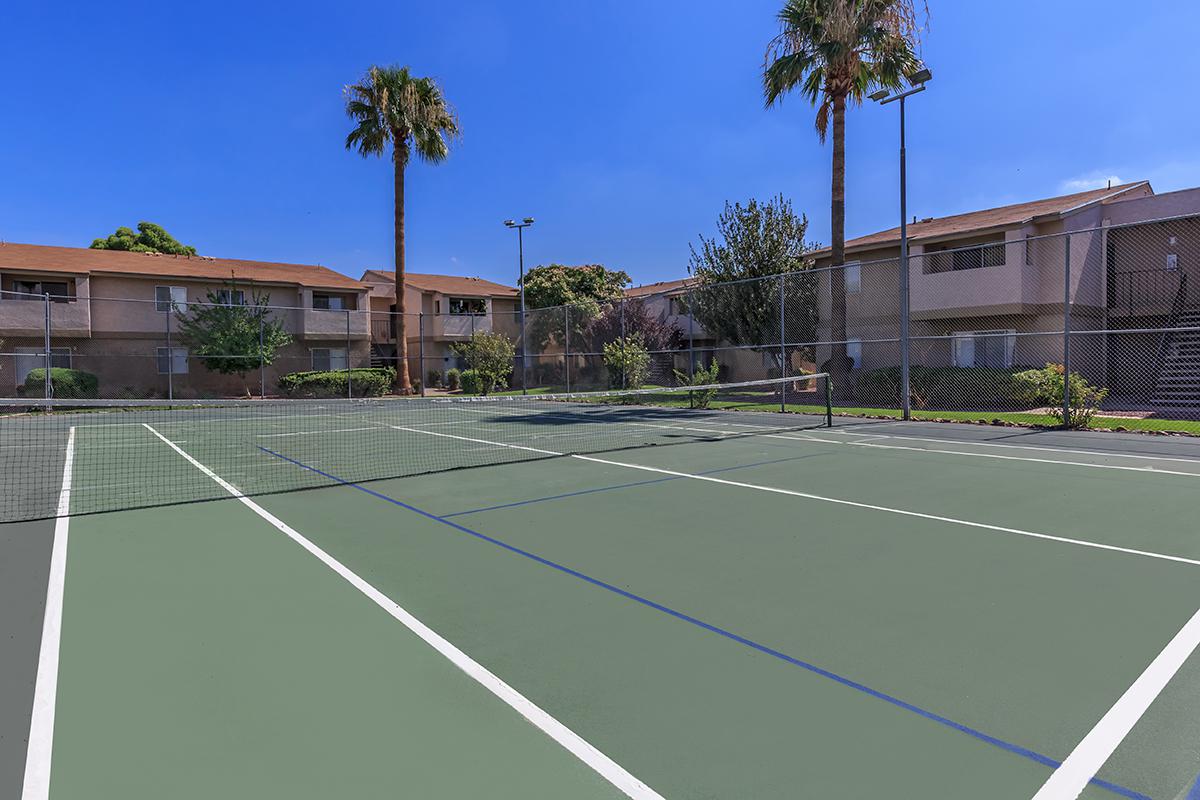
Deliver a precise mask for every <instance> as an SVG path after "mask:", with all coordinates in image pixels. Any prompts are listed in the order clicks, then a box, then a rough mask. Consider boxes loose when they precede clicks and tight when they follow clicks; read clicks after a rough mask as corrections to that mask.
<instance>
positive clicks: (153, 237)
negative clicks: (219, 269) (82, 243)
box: [91, 222, 196, 256]
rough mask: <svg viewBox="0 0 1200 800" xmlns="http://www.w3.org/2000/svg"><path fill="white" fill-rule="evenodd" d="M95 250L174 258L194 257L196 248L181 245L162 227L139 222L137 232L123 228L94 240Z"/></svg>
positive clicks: (151, 223)
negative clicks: (167, 255) (156, 254)
mask: <svg viewBox="0 0 1200 800" xmlns="http://www.w3.org/2000/svg"><path fill="white" fill-rule="evenodd" d="M91 247H92V249H93V250H127V251H129V252H132V253H167V254H169V255H174V256H194V255H196V248H194V247H192V246H191V245H186V244H182V243H180V242H179V241H178V240H177V239H176V238H175V237H174V236H172V235H171V234H169V233H167V232H166V231H165V230H164V229H163V227H162V226H161V225H157V224H155V223H153V222H139V223H138V224H137V232H136V233H134V231H132V230H131V229H129V228H126V227H124V226H121V227H120V228H117V230H116V232H115V233H110V234H109V235H108V236H107V237H105V238H103V239H93V240H92V245H91Z"/></svg>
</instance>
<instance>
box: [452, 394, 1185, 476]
mask: <svg viewBox="0 0 1200 800" xmlns="http://www.w3.org/2000/svg"><path fill="white" fill-rule="evenodd" d="M458 410H460V411H470V412H472V413H476V414H488V413H495V412H494V411H485V410H483V409H475V408H463V409H458ZM541 414H542V416H561V417H567V418H570V417H571V415H569V414H561V413H556V412H553V411H546V412H541ZM613 422H615V423H617V424H620V425H633V426H636V427H639V428H662V429H668V430H680V431H692V432H698V433H716V434H721V435H723V436H736V437H741V438H762V439H784V440H789V441H793V442H797V441H809V442H821V443H823V444H834V445H841V446H851V445H853V446H856V447H878V448H882V449H885V450H909V451H912V452H917V453H943V454H946V455H954V456H966V457H969V458H991V459H997V460H1002V461H1027V462H1030V463H1039V464H1060V465H1063V466H1069V467H1086V468H1089V469H1109V470H1119V471H1123V472H1141V473H1151V474H1157V475H1180V476H1184V477H1189V478H1200V472H1188V471H1184V470H1169V469H1159V468H1157V467H1131V466H1128V465H1126V464H1093V463H1091V462H1088V461H1069V460H1066V459H1051V458H1036V457H1033V456H1006V455H1000V454H998V453H972V452H968V451H966V450H947V449H942V448H934V447H906V446H904V445H886V444H877V443H874V442H871V443H868V442H865V441H847V442H843V441H838V440H836V439H819V438H816V436H817V435H816V434H811V433H762V434H756V433H747V432H742V431H730V430H722V429H719V428H696V427H685V426H681V425H656V424H652V423H649V422H633V421H631V420H613ZM718 424H722V423H718ZM732 424H739V425H740V423H732ZM752 427H756V428H759V429H761V430H778V429H776V428H769V427H766V426H752ZM832 432H833V431H822V433H821V435H827V434H828V433H832ZM836 433H848V432H847V431H836ZM850 435H853V436H858V437H862V438H871V439H915V440H917V441H930V442H944V443H946V444H958V445H966V446H972V445H975V444H988V443H984V442H956V441H952V440H947V439H921V438H920V437H915V436H891V435H887V434H878V433H874V434H864V433H855V434H850ZM994 446H998V447H1023V446H1022V445H994ZM1024 449H1032V450H1048V451H1050V452H1056V453H1076V454H1086V455H1098V456H1108V457H1111V458H1157V457H1155V456H1125V455H1116V454H1108V453H1100V452H1096V451H1092V450H1062V449H1059V448H1053V447H1024ZM1159 460H1163V461H1184V462H1187V463H1192V464H1197V466H1200V461H1197V460H1189V459H1182V458H1163V459H1159Z"/></svg>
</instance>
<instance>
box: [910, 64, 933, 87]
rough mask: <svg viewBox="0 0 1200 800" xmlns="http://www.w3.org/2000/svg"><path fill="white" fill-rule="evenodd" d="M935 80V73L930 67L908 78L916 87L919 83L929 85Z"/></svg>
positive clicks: (923, 68)
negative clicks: (928, 83)
mask: <svg viewBox="0 0 1200 800" xmlns="http://www.w3.org/2000/svg"><path fill="white" fill-rule="evenodd" d="M931 80H933V73H932V72H930V71H929V68H928V67H921V68H920V69H919V70H917V71H916V72H914V73H913V74H911V75H909V76H908V82H909V83H911V84H912V85H914V86H916V85H917V84H918V83H927V82H928V81H931Z"/></svg>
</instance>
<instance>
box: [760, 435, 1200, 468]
mask: <svg viewBox="0 0 1200 800" xmlns="http://www.w3.org/2000/svg"><path fill="white" fill-rule="evenodd" d="M767 438H769V439H793V440H796V441H806V442H821V443H823V444H838V445H845V446H848V447H876V448H879V449H881V450H908V451H911V452H914V453H943V454H945V455H951V456H968V457H970V458H993V459H999V460H1002V461H1028V462H1031V463H1037V464H1064V465H1066V466H1071V467H1088V468H1090V469H1116V470H1123V471H1125V472H1149V473H1153V474H1156V475H1183V476H1185V477H1189V478H1200V472H1186V471H1183V470H1172V469H1159V468H1158V467H1130V466H1128V465H1125V464H1092V463H1090V462H1087V461H1066V460H1063V459H1057V458H1034V457H1032V456H1006V455H1001V454H1000V453H971V452H968V451H966V450H945V449H941V448H936V447H908V446H906V445H902V444H879V443H877V442H866V441H855V442H839V441H837V440H836V439H818V438H817V437H816V436H814V435H812V434H803V435H799V436H796V435H792V436H787V435H778V436H774V435H769V436H767Z"/></svg>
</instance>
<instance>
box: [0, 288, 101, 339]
mask: <svg viewBox="0 0 1200 800" xmlns="http://www.w3.org/2000/svg"><path fill="white" fill-rule="evenodd" d="M50 331H51V334H52V335H54V336H91V333H92V316H91V311H90V309H89V306H88V303H87V301H86V300H78V299H76V300H71V301H69V302H65V303H63V302H51V303H50ZM45 332H46V303H45V301H44V300H43V299H42V298H41V297H31V298H29V299H25V298H19V299H18V298H17V297H15V296H13V295H11V294H7V295H5V297H4V299H3V300H0V334H3V335H6V336H44V335H45Z"/></svg>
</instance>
